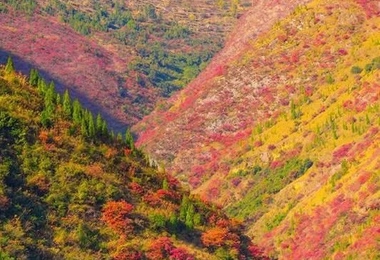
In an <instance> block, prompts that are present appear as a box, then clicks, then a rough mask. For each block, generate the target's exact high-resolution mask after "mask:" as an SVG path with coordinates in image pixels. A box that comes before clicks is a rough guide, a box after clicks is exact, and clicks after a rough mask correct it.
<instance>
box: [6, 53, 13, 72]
mask: <svg viewBox="0 0 380 260" xmlns="http://www.w3.org/2000/svg"><path fill="white" fill-rule="evenodd" d="M14 71H15V66H14V63H13V59H12V58H11V57H10V56H9V57H8V60H7V64H6V65H5V72H6V73H7V74H9V73H12V72H14Z"/></svg>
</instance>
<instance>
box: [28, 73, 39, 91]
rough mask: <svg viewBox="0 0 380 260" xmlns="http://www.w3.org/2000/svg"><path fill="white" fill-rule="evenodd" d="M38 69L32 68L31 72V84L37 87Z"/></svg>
mask: <svg viewBox="0 0 380 260" xmlns="http://www.w3.org/2000/svg"><path fill="white" fill-rule="evenodd" d="M38 79H39V75H38V71H37V70H36V69H31V70H30V73H29V84H30V85H32V86H34V87H36V86H37V85H38Z"/></svg>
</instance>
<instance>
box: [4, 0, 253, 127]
mask: <svg viewBox="0 0 380 260" xmlns="http://www.w3.org/2000/svg"><path fill="white" fill-rule="evenodd" d="M221 3H222V4H221V5H219V7H218V6H217V4H216V3H214V2H212V1H204V0H197V1H195V2H194V1H192V5H189V3H188V2H187V1H181V2H178V1H60V0H57V1H50V0H49V1H45V0H30V1H24V2H22V1H5V2H3V3H0V29H1V31H2V34H1V36H0V49H1V51H4V52H7V53H8V54H11V55H13V56H19V57H23V59H17V60H16V59H15V61H16V62H17V63H16V64H17V65H18V66H19V67H20V68H24V67H25V68H26V69H25V70H24V73H28V70H29V69H30V67H36V68H38V69H39V70H40V71H41V72H44V74H45V76H46V77H49V78H51V79H54V80H55V81H56V82H59V83H60V84H59V85H58V87H62V88H68V89H70V90H71V91H72V92H73V93H74V94H75V96H78V97H81V101H82V102H83V103H85V102H86V103H87V104H86V106H88V107H91V106H93V107H95V106H99V108H98V109H93V111H94V112H99V111H100V112H102V113H103V115H104V117H105V118H106V119H107V121H108V122H109V123H110V125H111V126H112V127H113V128H114V129H115V130H120V129H123V128H125V127H126V125H128V126H130V125H132V124H135V123H136V122H137V121H138V120H140V119H141V118H142V117H143V116H144V115H146V114H147V113H148V112H149V111H151V110H152V109H153V108H154V105H155V104H156V102H157V101H158V100H159V99H160V98H163V97H168V96H170V95H171V93H173V92H175V91H177V90H178V89H180V88H182V86H184V85H185V84H187V82H188V81H190V80H191V79H193V78H194V77H195V76H196V75H197V74H198V72H199V71H200V70H201V68H203V66H205V64H207V62H208V61H209V60H210V58H211V57H212V56H213V55H214V54H215V52H217V51H218V50H219V49H220V47H221V46H222V44H223V41H224V37H225V35H226V33H227V32H229V31H230V28H231V26H232V25H233V24H234V23H235V21H236V18H235V16H237V15H238V14H240V13H242V12H243V11H244V10H245V9H246V8H247V4H248V5H249V4H250V1H247V0H244V1H241V2H240V4H239V3H235V1H233V2H231V3H227V2H224V1H221ZM232 5H235V8H232ZM231 8H232V9H231ZM235 9H236V10H235ZM233 10H234V13H232V11H233ZM70 27H71V28H70ZM206 32H207V33H208V35H206ZM210 35H212V37H210ZM3 62H4V61H3ZM27 65H28V66H27ZM90 102H92V104H90ZM107 115H108V116H107Z"/></svg>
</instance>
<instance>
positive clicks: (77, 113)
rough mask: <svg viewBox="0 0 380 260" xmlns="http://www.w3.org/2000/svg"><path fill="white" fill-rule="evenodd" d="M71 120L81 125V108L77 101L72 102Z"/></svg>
mask: <svg viewBox="0 0 380 260" xmlns="http://www.w3.org/2000/svg"><path fill="white" fill-rule="evenodd" d="M73 120H74V123H76V124H80V123H82V106H81V104H80V103H79V101H78V99H75V100H74V102H73Z"/></svg>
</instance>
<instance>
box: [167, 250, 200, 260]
mask: <svg viewBox="0 0 380 260" xmlns="http://www.w3.org/2000/svg"><path fill="white" fill-rule="evenodd" d="M169 259H170V260H194V256H193V255H191V254H189V253H188V252H187V250H186V249H184V248H174V249H172V250H171V251H170V257H169Z"/></svg>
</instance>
